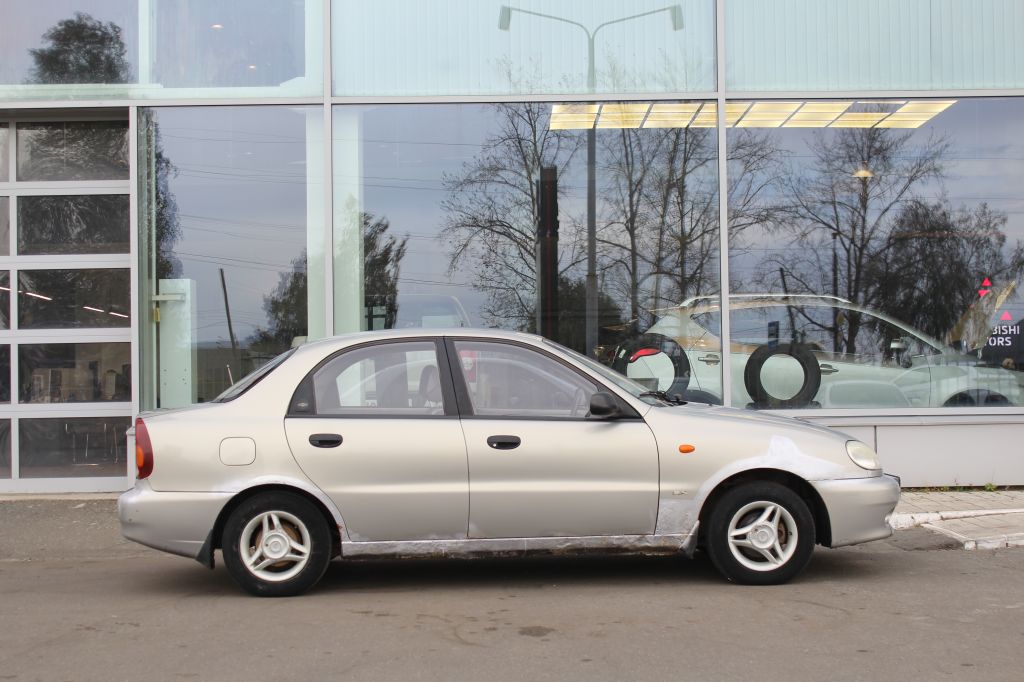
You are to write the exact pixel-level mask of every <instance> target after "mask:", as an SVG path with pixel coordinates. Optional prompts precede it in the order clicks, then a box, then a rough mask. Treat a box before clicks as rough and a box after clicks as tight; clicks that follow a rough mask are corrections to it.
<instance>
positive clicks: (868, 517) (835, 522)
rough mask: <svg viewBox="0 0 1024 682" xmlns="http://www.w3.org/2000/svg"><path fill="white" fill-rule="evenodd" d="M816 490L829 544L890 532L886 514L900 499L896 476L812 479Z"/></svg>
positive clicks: (877, 537)
mask: <svg viewBox="0 0 1024 682" xmlns="http://www.w3.org/2000/svg"><path fill="white" fill-rule="evenodd" d="M811 485H812V486H814V489H815V490H817V491H818V494H819V495H820V496H821V499H822V501H823V502H824V503H825V508H826V509H827V510H828V518H829V521H830V522H831V525H832V542H831V544H830V545H829V546H830V547H844V546H846V545H856V544H858V543H861V542H870V541H871V540H881V539H883V538H887V537H889V536H890V535H892V526H890V525H889V515H890V514H892V512H893V510H894V509H895V508H896V503H897V502H899V501H900V483H899V479H898V478H896V477H895V476H889V475H882V476H873V477H871V478H848V479H841V480H834V481H811Z"/></svg>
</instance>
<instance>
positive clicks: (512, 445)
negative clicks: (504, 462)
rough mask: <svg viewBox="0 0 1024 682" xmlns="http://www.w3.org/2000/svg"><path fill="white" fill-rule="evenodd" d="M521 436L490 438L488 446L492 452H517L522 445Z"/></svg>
mask: <svg viewBox="0 0 1024 682" xmlns="http://www.w3.org/2000/svg"><path fill="white" fill-rule="evenodd" d="M522 442H523V441H521V440H520V439H519V436H489V437H488V438H487V445H488V446H490V448H491V449H492V450H515V449H516V448H518V447H519V444H520V443H522Z"/></svg>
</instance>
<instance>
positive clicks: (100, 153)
mask: <svg viewBox="0 0 1024 682" xmlns="http://www.w3.org/2000/svg"><path fill="white" fill-rule="evenodd" d="M17 135H18V180H21V181H28V180H43V181H50V180H127V179H128V122H127V121H99V122H66V123H19V124H18V130H17Z"/></svg>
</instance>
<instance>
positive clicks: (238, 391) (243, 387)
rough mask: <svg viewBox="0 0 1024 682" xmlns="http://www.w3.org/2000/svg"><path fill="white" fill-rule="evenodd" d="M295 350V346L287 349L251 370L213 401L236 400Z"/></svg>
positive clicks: (225, 401)
mask: <svg viewBox="0 0 1024 682" xmlns="http://www.w3.org/2000/svg"><path fill="white" fill-rule="evenodd" d="M294 352H295V349H294V348H292V349H290V350H286V351H285V352H283V353H281V354H280V355H278V356H277V357H275V358H272V359H271V360H270V362H268V363H267V364H265V365H263V366H262V367H258V368H256V369H255V370H253V371H252V372H249V373H248V374H246V375H245V376H244V377H242V378H241V379H239V380H238V381H237V382H235V383H233V384H231V387H230V388H228V390H226V391H224V392H223V393H221V394H220V395H219V396H217V397H216V398H214V399H213V402H215V403H227V402H231V401H232V400H234V399H235V398H237V397H238V396H240V395H242V394H243V393H245V392H246V391H248V390H249V389H250V388H252V387H253V386H255V385H256V384H258V383H259V382H260V381H261V380H262V379H263V377H265V376H267V375H268V374H270V373H271V372H273V371H274V370H275V369H276V368H277V366H278V365H280V364H281V363H282V362H284V361H285V360H287V359H288V358H289V357H291V355H292V353H294Z"/></svg>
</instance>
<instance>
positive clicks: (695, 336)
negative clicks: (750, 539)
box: [611, 294, 1024, 408]
mask: <svg viewBox="0 0 1024 682" xmlns="http://www.w3.org/2000/svg"><path fill="white" fill-rule="evenodd" d="M729 307H730V311H731V314H730V318H729V319H730V326H731V330H730V336H731V339H732V342H731V343H730V346H729V360H730V362H731V363H732V364H731V373H732V395H733V403H734V404H736V405H746V406H751V407H758V408H800V407H822V408H856V407H863V408H879V407H885V408H907V407H942V406H946V407H974V406H995V405H1022V404H1024V388H1022V380H1024V373H1021V372H1018V371H1013V370H1011V369H1007V368H1005V367H1000V366H990V365H986V363H985V362H983V360H982V358H981V357H980V354H977V353H976V354H974V355H967V354H964V353H959V352H957V351H955V350H954V349H953V348H951V347H949V346H947V345H945V344H943V343H942V342H941V341H938V340H937V339H934V338H932V337H930V336H928V335H927V334H925V333H923V332H921V331H918V330H915V329H913V328H912V327H910V326H908V325H906V324H904V323H902V322H900V321H899V320H896V319H893V318H892V317H889V316H887V315H884V314H882V313H879V312H877V311H872V310H869V309H867V308H864V307H862V306H858V305H855V304H853V303H850V302H849V301H846V300H843V299H841V298H836V297H832V296H817V295H793V294H789V295H776V294H735V295H732V296H730V297H729ZM659 313H660V314H661V316H660V317H659V318H658V319H657V320H656V322H655V324H654V325H653V326H651V328H650V329H648V330H647V331H646V332H644V333H643V334H642V335H640V336H639V337H637V338H635V339H632V340H630V341H629V342H626V343H623V344H621V345H619V346H618V347H617V348H616V349H615V350H614V356H613V358H612V360H611V366H612V367H613V368H615V369H616V370H618V371H620V372H623V373H624V374H626V375H627V376H628V377H630V378H632V379H634V380H636V381H639V382H641V383H643V384H645V385H647V386H649V387H650V388H653V389H658V390H662V391H666V392H668V393H670V394H672V395H680V396H683V397H685V398H687V399H689V400H695V401H704V402H710V403H720V402H721V397H722V372H721V367H720V365H721V362H722V356H723V353H722V340H721V304H720V299H719V297H717V296H704V297H697V298H692V299H689V300H687V301H684V302H683V303H682V304H681V305H679V306H677V307H675V308H670V309H665V310H660V311H659ZM851 339H852V341H851Z"/></svg>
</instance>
